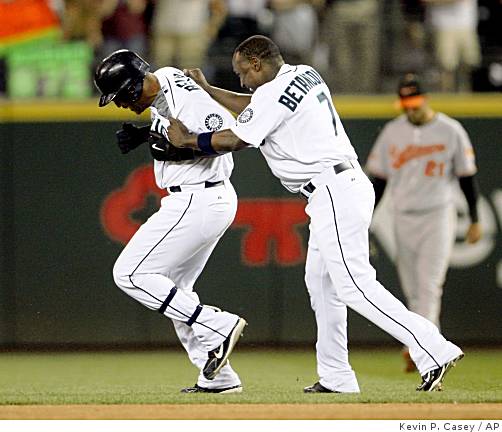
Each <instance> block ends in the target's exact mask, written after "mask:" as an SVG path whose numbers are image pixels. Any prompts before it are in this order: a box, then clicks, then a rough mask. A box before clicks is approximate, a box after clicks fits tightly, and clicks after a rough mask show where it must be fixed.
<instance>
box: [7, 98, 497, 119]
mask: <svg viewBox="0 0 502 432" xmlns="http://www.w3.org/2000/svg"><path fill="white" fill-rule="evenodd" d="M429 98H430V104H431V106H432V107H433V108H434V109H436V110H438V111H442V112H444V113H446V114H448V115H451V116H453V117H502V94H500V93H486V94H484V93H483V94H463V95H439V94H438V95H430V96H429ZM333 100H334V102H335V106H336V108H337V111H338V113H339V114H340V116H341V117H342V120H343V119H351V118H392V117H395V116H396V115H398V114H399V113H400V111H399V109H397V108H396V107H395V101H396V98H395V97H394V96H390V95H380V96H335V97H334V99H333ZM97 101H98V99H97V98H96V99H92V100H85V101H79V102H71V101H66V100H65V101H60V100H44V101H40V100H38V101H33V100H32V101H8V100H4V101H0V122H1V123H22V122H72V121H73V122H82V121H115V120H116V121H121V120H143V121H148V120H149V114H148V112H145V113H143V114H142V115H141V116H139V117H138V116H136V115H135V114H134V113H132V112H131V111H128V110H125V109H119V108H117V107H115V106H114V105H113V104H112V105H108V106H106V107H104V108H99V107H98V106H97Z"/></svg>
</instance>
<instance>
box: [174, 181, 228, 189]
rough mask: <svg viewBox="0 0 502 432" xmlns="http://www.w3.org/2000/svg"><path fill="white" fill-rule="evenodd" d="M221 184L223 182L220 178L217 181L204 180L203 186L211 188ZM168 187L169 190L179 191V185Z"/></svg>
mask: <svg viewBox="0 0 502 432" xmlns="http://www.w3.org/2000/svg"><path fill="white" fill-rule="evenodd" d="M222 184H223V180H220V181H217V182H210V181H207V182H204V187H205V188H206V189H209V188H212V187H215V186H221V185H222ZM168 189H169V192H181V186H170V187H169V188H168Z"/></svg>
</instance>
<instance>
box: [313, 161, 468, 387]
mask: <svg viewBox="0 0 502 432" xmlns="http://www.w3.org/2000/svg"><path fill="white" fill-rule="evenodd" d="M352 163H353V164H354V165H355V166H356V168H354V169H348V170H346V171H343V172H341V173H339V174H335V171H334V170H333V168H329V169H326V170H325V171H323V172H322V173H321V174H319V175H317V176H316V177H314V178H313V179H312V180H311V183H312V184H313V185H314V186H315V187H316V189H315V190H314V192H313V193H312V194H311V195H310V197H309V202H308V205H307V207H306V212H307V214H308V215H309V216H310V227H309V228H310V240H309V246H308V252H307V263H306V273H305V274H306V276H305V280H306V284H307V289H308V292H309V294H310V297H311V304H312V309H313V310H314V312H315V316H316V321H317V326H318V334H317V346H316V347H317V370H318V374H319V377H320V383H321V384H322V385H323V386H324V387H326V388H328V389H330V390H334V391H340V392H358V391H359V387H358V384H357V380H356V378H355V374H354V372H353V371H352V368H351V366H350V364H349V361H348V353H347V321H346V314H347V311H346V306H349V307H350V308H352V309H353V310H355V311H356V312H358V313H360V314H361V315H363V316H364V317H365V318H367V319H369V320H370V321H371V322H373V323H374V324H375V325H377V326H379V327H380V328H381V329H383V330H384V331H386V332H387V333H389V334H390V335H392V336H393V337H395V338H396V339H397V340H399V341H400V342H401V343H403V344H404V345H407V346H408V347H409V348H410V355H411V357H412V359H413V361H414V362H415V364H416V365H417V368H418V370H419V372H420V374H421V375H423V374H425V373H427V372H428V371H430V370H432V369H435V368H437V367H439V366H442V365H443V364H445V363H446V362H448V361H450V360H452V359H454V358H455V357H457V356H458V355H460V354H461V353H462V351H461V350H460V348H458V347H457V346H456V345H454V344H452V343H451V342H449V341H447V340H446V339H445V338H444V337H443V336H442V335H441V334H440V333H439V330H438V328H437V327H436V326H435V325H434V324H433V323H431V322H430V321H429V320H427V319H425V318H423V317H421V316H420V315H417V314H415V313H413V312H410V311H409V310H408V309H407V308H406V307H405V306H404V305H403V304H402V303H401V302H400V301H399V300H398V299H396V298H395V297H394V296H393V295H392V294H391V293H390V292H389V291H387V290H386V289H385V288H384V287H383V286H382V285H381V284H380V283H379V282H378V281H377V280H376V272H375V269H374V268H373V267H372V266H371V264H370V261H369V240H368V229H369V226H370V222H371V217H372V214H373V206H374V201H375V193H374V190H373V186H372V184H371V182H370V181H369V180H368V178H367V177H366V175H365V174H364V172H363V171H362V170H361V168H360V167H359V165H358V164H357V162H354V161H353V162H352Z"/></svg>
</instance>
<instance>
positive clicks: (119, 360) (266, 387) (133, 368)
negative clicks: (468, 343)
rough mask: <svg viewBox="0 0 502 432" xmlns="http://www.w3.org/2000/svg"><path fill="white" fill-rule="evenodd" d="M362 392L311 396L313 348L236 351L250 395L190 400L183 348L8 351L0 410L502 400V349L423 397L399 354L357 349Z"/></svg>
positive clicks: (2, 362)
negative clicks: (94, 405) (7, 406)
mask: <svg viewBox="0 0 502 432" xmlns="http://www.w3.org/2000/svg"><path fill="white" fill-rule="evenodd" d="M351 363H352V366H353V368H354V370H355V371H356V373H357V377H358V380H359V385H360V387H361V393H360V394H358V395H339V394H336V395H335V394H327V395H305V394H303V393H302V388H303V387H304V386H305V385H309V384H312V383H313V382H314V381H315V380H316V379H317V377H316V371H315V357H314V353H313V351H309V352H307V351H302V350H277V351H263V350H259V351H251V350H246V349H241V350H237V351H236V352H235V353H234V354H232V364H233V366H234V368H235V369H236V370H237V371H238V372H239V373H240V376H241V379H242V381H243V384H244V392H243V393H242V394H235V395H225V396H223V395H203V394H198V395H183V394H180V393H179V390H180V389H181V388H182V387H185V386H188V385H192V384H194V383H195V381H196V376H197V370H196V369H195V368H194V367H193V366H191V364H190V363H189V361H188V359H187V357H186V356H185V354H184V353H183V352H181V351H165V352H127V353H122V352H118V353H110V352H104V353H102V352H97V353H40V354H30V353H2V354H0V405H5V404H91V403H99V404H115V403H118V404H124V403H141V404H151V403H176V404H189V403H213V402H219V403H333V402H357V403H390V402H392V403H394V402H421V403H437V402H458V403H480V402H502V350H466V357H465V358H464V360H462V361H461V362H460V363H459V365H458V366H457V367H456V368H455V369H454V370H453V371H452V372H451V373H450V374H449V375H448V377H447V379H446V380H445V384H444V389H445V390H444V391H443V392H435V393H419V392H416V391H415V387H416V385H417V384H418V382H419V380H420V379H419V376H418V373H416V374H405V373H403V372H402V366H403V365H402V363H401V356H400V352H399V350H386V351H381V350H355V349H354V350H352V352H351Z"/></svg>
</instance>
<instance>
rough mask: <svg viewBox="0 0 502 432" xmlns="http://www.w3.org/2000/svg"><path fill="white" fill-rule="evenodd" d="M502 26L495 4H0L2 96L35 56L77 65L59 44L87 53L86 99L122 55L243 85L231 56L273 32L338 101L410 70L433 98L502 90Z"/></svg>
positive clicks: (127, 0) (30, 0)
mask: <svg viewBox="0 0 502 432" xmlns="http://www.w3.org/2000/svg"><path fill="white" fill-rule="evenodd" d="M501 24H502V0H0V95H2V94H3V95H4V96H5V95H7V96H16V95H17V93H16V91H17V92H18V93H19V94H20V95H23V94H26V95H28V93H27V92H26V90H23V89H24V87H23V83H22V81H23V80H25V79H27V78H25V76H26V77H28V74H27V71H26V70H25V69H26V68H28V69H30V72H32V73H33V70H34V69H35V66H34V64H35V63H36V61H37V58H39V57H43V58H45V59H46V63H50V62H51V61H52V63H53V64H54V63H56V62H57V61H56V60H50V59H51V58H58V59H59V60H60V63H62V64H63V65H68V64H71V63H72V62H74V61H77V60H78V59H77V58H76V57H75V54H74V55H73V57H72V55H71V54H68V53H67V54H65V55H64V56H63V55H62V54H58V56H59V57H54V56H53V57H51V56H50V55H49V54H48V53H49V52H50V50H54V49H59V50H60V51H61V47H62V46H63V45H65V44H66V46H70V47H73V48H75V49H76V48H77V47H78V48H79V49H80V50H81V51H79V52H86V51H85V50H87V52H88V53H90V54H88V55H87V56H86V55H82V56H81V59H83V60H81V61H83V62H84V63H85V67H84V68H85V70H86V71H88V75H86V78H85V79H86V80H87V82H88V83H89V89H90V90H89V91H91V92H92V91H94V90H93V89H92V70H93V68H94V65H95V64H96V62H98V61H99V60H100V59H102V58H103V57H105V56H106V55H108V54H110V53H111V52H113V51H114V50H117V49H120V48H127V49H130V50H133V51H136V52H137V53H138V54H140V55H141V56H143V57H144V58H145V59H146V60H147V61H149V62H150V63H151V65H152V68H154V69H155V68H158V67H162V66H176V67H180V68H185V67H201V68H202V69H203V71H204V72H205V73H206V76H207V77H208V79H209V81H210V82H212V83H214V84H215V85H218V86H221V87H225V88H231V89H235V90H239V83H238V80H237V78H236V77H235V75H234V74H233V72H232V68H231V55H232V52H233V50H234V48H235V46H236V45H237V44H238V43H239V42H241V41H242V40H244V39H245V38H247V37H248V36H250V35H253V34H265V35H268V36H270V37H271V38H272V39H273V40H274V41H275V42H276V43H277V44H278V45H279V47H280V48H281V50H282V52H283V55H284V57H285V60H286V62H288V63H292V64H296V63H307V64H311V65H313V66H314V67H316V68H317V69H318V70H319V71H320V72H321V74H322V75H323V76H324V77H325V79H326V80H327V81H328V85H329V86H330V87H331V88H332V90H333V91H334V93H335V94H361V93H364V94H372V93H388V92H394V90H395V88H394V86H395V82H396V77H397V76H399V75H401V74H402V73H403V72H408V71H413V72H416V73H419V74H421V75H422V77H423V79H424V80H425V82H427V83H428V87H429V88H430V90H432V91H443V92H466V91H467V92H468V91H500V90H501V89H502V32H501V31H500V27H501ZM46 39H48V40H49V41H50V43H47V42H46V43H45V44H44V43H42V42H43V41H44V40H46ZM41 41H42V42H41ZM27 47H31V49H32V50H31V51H27V49H28V48H27ZM33 47H35V49H33ZM55 47H56V48H55ZM57 47H59V48H57ZM82 47H83V48H82ZM73 48H72V49H70V51H69V52H72V53H76V52H77V51H75V50H74V49H73ZM67 51H68V50H67ZM19 53H23V54H22V55H20V54H19ZM37 56H38V57H37ZM79 58H80V57H79ZM61 59H62V60H61ZM30 62H31V63H30ZM30 64H31V65H32V66H31V67H30ZM23 65H24V66H23ZM23 67H24V68H25V69H23ZM62 67H63V66H59V68H60V69H61V68H62ZM39 69H40V71H39V72H38V74H39V75H40V74H42V75H43V73H47V70H49V69H50V68H49V67H48V66H44V67H40V68H39ZM53 69H56V66H54V67H53ZM80 70H82V68H81V69H80ZM44 71H45V72H44ZM56 72H57V70H55V71H54V72H53V76H56ZM12 74H15V76H14V77H13V76H11V75H12ZM23 74H24V75H23ZM84 75H85V74H84ZM82 76H83V75H82V73H80V75H79V74H74V75H71V77H70V78H68V77H67V80H72V79H83V78H82ZM75 77H80V78H75ZM10 78H11V79H10ZM46 82H47V79H46ZM9 83H10V84H9ZM9 85H10V86H11V88H12V91H11V92H9ZM46 87H47V86H46ZM56 87H57V86H56ZM59 87H61V85H60V86H59ZM40 88H41V84H40V83H38V84H34V86H33V89H34V90H33V91H34V92H35V93H36V92H37V91H38V93H36V95H41V96H43V95H45V94H44V92H43V91H41V90H40ZM16 89H18V90H16ZM37 89H38V90H37ZM53 91H54V92H55V93H52V95H60V93H57V91H58V90H57V88H55V90H53ZM23 92H24V93H23ZM67 93H68V94H70V95H71V94H74V95H78V92H77V93H75V91H74V93H71V90H68V92H67ZM49 95H50V93H49Z"/></svg>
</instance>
